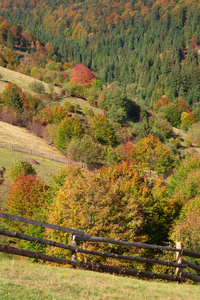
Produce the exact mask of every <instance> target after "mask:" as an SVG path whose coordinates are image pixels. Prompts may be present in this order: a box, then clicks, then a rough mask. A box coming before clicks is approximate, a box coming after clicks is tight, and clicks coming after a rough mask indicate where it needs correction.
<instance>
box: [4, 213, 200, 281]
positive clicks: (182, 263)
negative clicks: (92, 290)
mask: <svg viewBox="0 0 200 300" xmlns="http://www.w3.org/2000/svg"><path fill="white" fill-rule="evenodd" d="M0 217H1V218H4V219H8V220H13V221H18V222H23V223H26V224H32V225H36V226H41V227H46V228H50V229H54V230H58V231H62V232H65V233H70V234H72V245H68V244H64V243H58V242H55V241H51V240H47V239H43V238H38V237H34V236H29V235H25V234H22V233H18V232H12V231H8V230H4V229H0V234H1V235H4V236H8V237H13V238H17V239H23V240H26V241H31V242H35V243H40V244H44V245H48V246H54V247H58V248H62V249H67V250H70V251H71V254H72V256H71V257H72V259H71V260H68V259H63V258H60V257H55V256H49V255H46V254H42V253H39V252H33V251H27V250H23V249H18V248H15V247H11V246H8V245H0V251H2V252H6V253H11V254H16V255H21V256H26V257H31V258H37V259H41V260H44V261H50V262H55V263H59V264H69V265H72V266H77V267H80V268H83V269H87V270H93V271H101V272H102V271H103V272H111V273H117V274H124V275H130V276H139V277H147V278H157V279H164V280H170V281H177V282H184V281H185V280H186V279H190V280H192V281H194V282H200V276H198V275H194V274H190V273H188V272H185V271H183V269H184V268H191V269H193V270H195V271H197V272H200V266H198V265H195V264H192V263H190V262H188V261H186V260H182V256H190V257H196V258H200V253H197V252H195V251H190V250H187V249H181V248H178V247H179V246H180V245H179V244H180V243H177V247H176V248H173V247H167V246H159V245H152V244H143V243H135V242H126V241H117V240H113V239H109V238H102V237H91V236H87V235H85V233H84V232H83V231H80V230H76V229H72V228H66V227H63V226H59V225H54V224H48V223H45V222H40V221H35V220H31V219H27V218H24V217H20V216H14V215H10V214H6V213H3V212H0ZM76 241H88V242H92V243H99V242H100V243H102V242H103V243H107V244H116V245H121V246H127V247H136V248H144V249H158V250H168V251H172V252H175V253H176V257H177V259H176V262H170V261H164V260H159V259H154V258H146V257H137V256H127V255H120V254H114V253H104V252H98V251H91V250H86V249H82V248H79V247H77V245H76ZM77 252H80V253H84V254H89V255H95V256H100V257H103V258H114V259H120V260H128V261H137V262H141V263H152V264H160V265H165V266H169V267H174V268H176V274H175V275H168V274H157V273H152V272H146V271H140V270H135V269H126V268H123V267H114V266H109V265H103V264H100V263H98V264H97V263H91V262H88V261H87V262H83V261H78V260H77V258H76V253H77Z"/></svg>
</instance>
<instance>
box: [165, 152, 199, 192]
mask: <svg viewBox="0 0 200 300" xmlns="http://www.w3.org/2000/svg"><path fill="white" fill-rule="evenodd" d="M199 168H200V160H199V158H198V157H196V156H191V157H187V158H186V159H185V160H184V161H182V163H181V165H180V166H179V168H178V169H177V170H176V172H175V174H174V175H172V176H171V177H170V180H169V182H168V192H169V195H170V196H172V195H173V194H174V193H175V192H177V193H178V192H179V190H180V185H182V184H183V185H185V180H186V179H187V177H188V174H189V173H190V172H192V171H195V170H198V169H199Z"/></svg>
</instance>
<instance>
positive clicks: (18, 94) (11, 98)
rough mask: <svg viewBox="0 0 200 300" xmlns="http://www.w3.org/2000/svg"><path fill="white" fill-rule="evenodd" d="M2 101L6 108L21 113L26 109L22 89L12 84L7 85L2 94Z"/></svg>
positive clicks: (26, 103)
mask: <svg viewBox="0 0 200 300" xmlns="http://www.w3.org/2000/svg"><path fill="white" fill-rule="evenodd" d="M1 98H2V101H3V104H5V105H6V106H7V107H13V108H16V109H17V110H18V111H19V112H22V111H23V109H24V108H28V107H29V105H28V102H27V100H26V96H25V94H24V93H23V92H22V89H21V88H20V87H18V86H17V85H16V84H14V83H8V85H7V86H6V87H5V89H4V91H3V93H2V97H1Z"/></svg>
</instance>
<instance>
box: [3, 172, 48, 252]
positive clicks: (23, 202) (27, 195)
mask: <svg viewBox="0 0 200 300" xmlns="http://www.w3.org/2000/svg"><path fill="white" fill-rule="evenodd" d="M47 199H48V188H47V186H46V185H45V184H44V182H43V181H42V180H40V179H37V178H36V177H35V176H34V175H29V176H25V175H19V176H18V178H17V179H16V180H15V182H14V184H13V186H12V187H11V190H10V194H9V196H8V198H7V200H6V211H7V212H8V213H9V214H12V215H18V216H23V217H25V218H31V219H34V220H38V221H43V222H44V221H45V219H46V211H47V209H48V200H47ZM5 223H6V224H8V228H9V230H12V231H17V232H21V233H24V234H27V235H32V236H37V237H40V238H42V237H44V228H42V227H39V226H34V225H28V226H27V224H25V225H24V224H23V223H18V222H13V221H7V222H5ZM17 243H18V244H19V246H20V247H21V248H24V249H27V250H33V251H34V250H35V251H41V252H44V250H45V247H44V245H38V244H35V243H31V242H24V241H17Z"/></svg>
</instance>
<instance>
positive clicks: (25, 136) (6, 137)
mask: <svg viewBox="0 0 200 300" xmlns="http://www.w3.org/2000/svg"><path fill="white" fill-rule="evenodd" d="M0 142H6V143H10V144H13V145H16V146H20V147H24V148H28V149H32V150H36V151H39V152H42V153H46V154H51V155H55V156H60V157H63V156H62V155H61V153H60V152H59V151H57V150H56V149H55V148H54V147H53V146H51V145H48V144H47V143H46V142H45V140H43V139H41V138H39V137H37V136H36V135H35V134H33V133H30V132H28V131H27V130H26V129H25V128H19V127H16V126H12V125H10V124H7V123H3V122H0ZM26 157H30V158H33V159H35V160H36V161H37V162H39V165H33V167H34V168H35V170H36V172H37V175H38V176H39V177H41V178H42V179H43V180H44V181H45V183H46V184H49V183H50V180H51V175H50V174H56V173H57V172H58V171H59V170H60V169H61V168H63V167H64V166H65V165H64V164H61V163H57V162H54V161H51V160H49V159H45V158H41V157H36V156H32V155H28V154H26V153H21V152H17V151H12V150H9V149H5V148H0V166H3V167H4V168H5V169H6V172H5V173H4V182H3V184H2V185H0V206H3V203H4V201H5V199H6V197H7V195H8V192H9V187H10V180H9V177H8V170H9V168H10V167H11V165H12V164H14V163H15V162H17V161H18V160H20V159H24V158H26Z"/></svg>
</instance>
